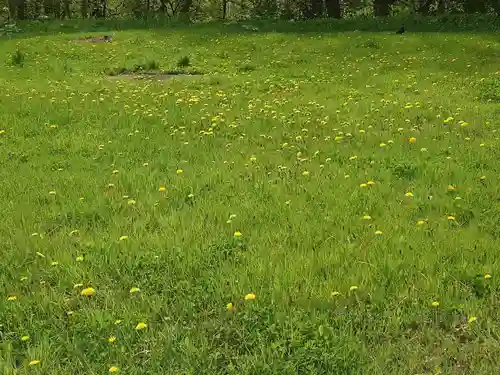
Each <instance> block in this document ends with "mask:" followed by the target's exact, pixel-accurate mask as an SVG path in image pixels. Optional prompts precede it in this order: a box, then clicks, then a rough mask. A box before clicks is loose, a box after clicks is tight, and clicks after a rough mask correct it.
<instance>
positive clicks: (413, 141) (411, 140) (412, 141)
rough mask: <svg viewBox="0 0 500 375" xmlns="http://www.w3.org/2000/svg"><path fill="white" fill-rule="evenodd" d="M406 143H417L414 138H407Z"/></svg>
mask: <svg viewBox="0 0 500 375" xmlns="http://www.w3.org/2000/svg"><path fill="white" fill-rule="evenodd" d="M408 142H410V143H415V142H417V138H415V137H410V138H408Z"/></svg>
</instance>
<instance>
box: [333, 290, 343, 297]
mask: <svg viewBox="0 0 500 375" xmlns="http://www.w3.org/2000/svg"><path fill="white" fill-rule="evenodd" d="M340 294H341V293H340V292H337V291H334V292H332V294H331V296H332V297H337V296H340Z"/></svg>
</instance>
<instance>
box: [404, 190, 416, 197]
mask: <svg viewBox="0 0 500 375" xmlns="http://www.w3.org/2000/svg"><path fill="white" fill-rule="evenodd" d="M413 196H414V195H413V193H412V192H411V191H409V192H407V193H406V194H405V197H409V198H412V197H413Z"/></svg>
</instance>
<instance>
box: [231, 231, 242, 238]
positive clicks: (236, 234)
mask: <svg viewBox="0 0 500 375" xmlns="http://www.w3.org/2000/svg"><path fill="white" fill-rule="evenodd" d="M233 236H234V237H241V236H242V234H241V232H238V231H236V232H234V235H233Z"/></svg>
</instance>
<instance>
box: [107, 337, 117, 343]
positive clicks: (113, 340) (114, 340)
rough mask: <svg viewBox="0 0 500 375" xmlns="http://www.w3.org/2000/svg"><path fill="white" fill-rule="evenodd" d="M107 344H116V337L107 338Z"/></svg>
mask: <svg viewBox="0 0 500 375" xmlns="http://www.w3.org/2000/svg"><path fill="white" fill-rule="evenodd" d="M108 342H109V343H110V344H114V343H115V342H116V336H109V337H108Z"/></svg>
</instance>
